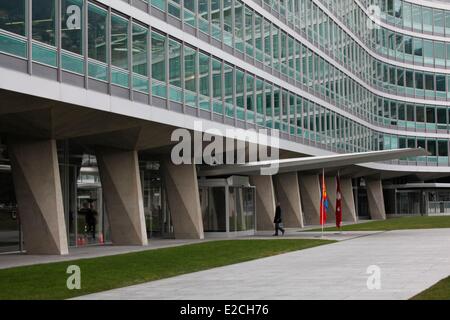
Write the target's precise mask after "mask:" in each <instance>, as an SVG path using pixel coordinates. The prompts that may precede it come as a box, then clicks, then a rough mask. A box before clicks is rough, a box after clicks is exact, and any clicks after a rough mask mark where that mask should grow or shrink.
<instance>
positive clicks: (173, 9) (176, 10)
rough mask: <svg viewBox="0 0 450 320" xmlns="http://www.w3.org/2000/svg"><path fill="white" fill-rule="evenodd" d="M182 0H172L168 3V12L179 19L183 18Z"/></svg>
mask: <svg viewBox="0 0 450 320" xmlns="http://www.w3.org/2000/svg"><path fill="white" fill-rule="evenodd" d="M180 1H181V0H170V1H169V3H168V7H167V9H168V12H169V14H170V15H172V16H174V17H175V18H177V19H181V3H180Z"/></svg>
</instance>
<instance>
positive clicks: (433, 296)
mask: <svg viewBox="0 0 450 320" xmlns="http://www.w3.org/2000/svg"><path fill="white" fill-rule="evenodd" d="M411 300H450V277H448V278H445V279H443V280H441V281H439V282H438V283H436V284H435V285H433V286H431V287H430V288H428V289H426V290H425V291H422V292H421V293H419V294H418V295H416V296H414V297H412V298H411Z"/></svg>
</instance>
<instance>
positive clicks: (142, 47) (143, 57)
mask: <svg viewBox="0 0 450 320" xmlns="http://www.w3.org/2000/svg"><path fill="white" fill-rule="evenodd" d="M147 37H148V30H147V28H145V27H143V26H141V25H138V24H135V23H134V24H133V50H132V52H133V72H134V75H133V87H134V89H136V90H139V91H143V92H146V93H147V92H148V78H147V76H148V62H147V59H148V51H147V42H148V41H147Z"/></svg>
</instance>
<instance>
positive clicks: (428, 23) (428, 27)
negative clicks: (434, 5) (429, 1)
mask: <svg viewBox="0 0 450 320" xmlns="http://www.w3.org/2000/svg"><path fill="white" fill-rule="evenodd" d="M422 18H423V31H426V32H433V9H431V8H428V7H425V6H422Z"/></svg>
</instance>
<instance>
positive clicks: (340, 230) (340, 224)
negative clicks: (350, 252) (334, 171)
mask: <svg viewBox="0 0 450 320" xmlns="http://www.w3.org/2000/svg"><path fill="white" fill-rule="evenodd" d="M338 180H339V192H341V188H340V186H341V175H340V170H339V169H338ZM352 192H353V191H352ZM341 199H342V193H341ZM341 201H342V200H341ZM342 214H343V213H342V205H341V221H340V223H339V234H342Z"/></svg>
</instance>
